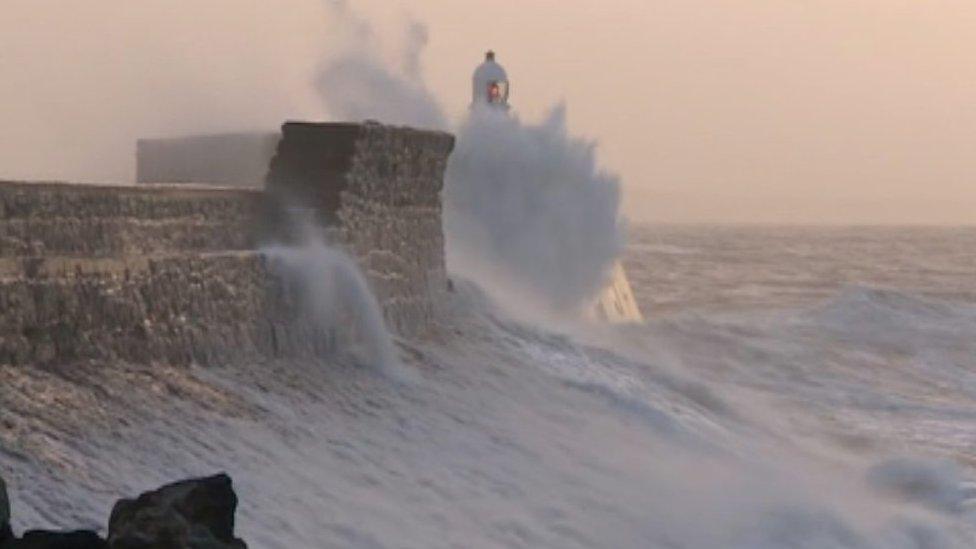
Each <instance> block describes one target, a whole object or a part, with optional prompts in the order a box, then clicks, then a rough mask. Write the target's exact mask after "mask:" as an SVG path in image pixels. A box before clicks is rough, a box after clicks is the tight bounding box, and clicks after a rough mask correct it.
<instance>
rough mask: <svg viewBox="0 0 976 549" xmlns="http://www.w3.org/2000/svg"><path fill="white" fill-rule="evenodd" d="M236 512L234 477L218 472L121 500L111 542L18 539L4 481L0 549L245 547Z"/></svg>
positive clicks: (41, 535) (77, 534) (54, 534)
mask: <svg viewBox="0 0 976 549" xmlns="http://www.w3.org/2000/svg"><path fill="white" fill-rule="evenodd" d="M236 511H237V495H236V494H235V493H234V489H233V487H232V484H231V479H230V477H228V476H227V475H225V474H219V475H215V476H212V477H207V478H199V479H191V480H185V481H182V482H176V483H173V484H168V485H166V486H163V487H162V488H159V489H158V490H155V491H152V492H146V493H144V494H142V495H140V496H139V497H138V498H136V499H122V500H119V501H118V502H117V503H116V504H115V506H114V507H113V508H112V514H111V516H110V517H109V521H108V539H104V538H102V537H101V536H100V535H99V534H98V533H97V532H94V531H90V530H76V531H46V530H30V531H28V532H26V533H25V534H24V535H23V537H21V538H17V537H15V536H14V533H13V530H12V529H11V526H10V501H9V498H8V497H7V490H6V485H5V484H4V481H3V479H2V478H0V549H106V548H108V549H246V548H247V544H245V543H244V542H243V541H241V540H240V539H237V538H236V537H234V514H235V512H236Z"/></svg>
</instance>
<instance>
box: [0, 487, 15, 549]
mask: <svg viewBox="0 0 976 549" xmlns="http://www.w3.org/2000/svg"><path fill="white" fill-rule="evenodd" d="M13 537H14V533H13V532H12V531H11V530H10V500H9V499H7V485H6V483H4V481H3V477H0V547H2V546H3V544H4V543H6V542H7V541H8V540H10V539H12V538H13Z"/></svg>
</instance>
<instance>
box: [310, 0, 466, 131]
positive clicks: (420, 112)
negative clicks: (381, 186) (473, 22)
mask: <svg viewBox="0 0 976 549" xmlns="http://www.w3.org/2000/svg"><path fill="white" fill-rule="evenodd" d="M326 5H327V6H328V7H329V8H330V12H331V14H332V16H333V17H334V18H335V20H337V21H338V22H339V24H340V28H343V29H349V30H351V32H349V33H347V34H346V35H345V36H344V40H343V41H342V49H341V50H340V53H339V54H337V55H335V56H333V57H331V58H330V59H329V60H328V62H327V63H325V64H324V66H323V67H322V69H321V70H320V72H319V74H318V75H317V77H316V79H315V87H316V89H317V90H318V92H319V94H320V96H321V97H322V99H323V101H324V103H325V106H326V108H327V109H328V111H329V113H330V114H331V115H332V116H333V117H336V118H338V119H341V120H349V121H354V122H359V121H361V120H366V119H373V120H381V121H383V122H386V123H389V124H404V125H409V126H416V127H422V128H432V129H444V128H446V127H447V117H446V116H444V112H443V109H441V106H440V104H439V103H438V101H437V98H436V97H435V96H434V94H433V93H432V92H431V91H430V90H429V89H428V88H427V86H426V84H425V83H424V79H423V71H422V66H421V62H420V58H421V54H422V53H423V50H424V48H425V47H426V46H427V28H426V27H425V26H424V25H423V24H422V23H420V22H417V21H411V22H410V23H409V24H408V25H407V28H406V41H405V44H404V46H403V48H402V51H401V52H400V53H401V55H400V57H401V61H400V65H401V66H400V68H399V70H397V69H395V68H393V67H391V66H390V65H389V64H388V63H386V62H385V61H384V59H383V57H382V56H381V55H380V53H379V47H378V45H377V40H376V37H375V33H374V31H373V28H372V26H371V25H370V23H369V22H368V21H366V20H365V19H363V18H362V17H360V16H359V15H358V14H356V13H355V12H353V11H352V10H350V9H349V8H348V6H347V5H346V3H345V2H344V1H340V0H330V1H328V2H326Z"/></svg>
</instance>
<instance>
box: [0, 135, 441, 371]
mask: <svg viewBox="0 0 976 549" xmlns="http://www.w3.org/2000/svg"><path fill="white" fill-rule="evenodd" d="M452 145H453V138H452V137H451V136H449V135H447V134H437V133H429V132H421V131H416V130H409V129H404V128H390V127H385V126H380V125H378V124H368V125H335V124H324V125H314V124H286V125H285V127H284V131H283V138H282V140H281V143H280V144H279V148H278V153H277V155H276V157H275V160H274V161H273V162H272V167H271V170H270V173H269V185H268V188H267V189H265V190H259V189H241V188H220V187H212V186H204V185H151V186H150V185H140V186H110V185H81V184H78V185H75V184H61V183H18V182H0V364H38V363H50V362H70V361H76V360H125V361H132V362H139V363H145V362H156V361H160V362H168V363H173V364H185V363H191V362H195V363H201V364H211V363H221V362H229V361H234V360H246V359H253V358H255V357H262V356H263V357H295V356H308V355H315V356H321V355H323V354H328V353H329V352H331V351H332V349H331V344H330V343H329V338H328V337H325V335H324V334H322V333H320V332H321V331H320V330H318V329H317V328H316V326H315V325H314V323H312V322H310V321H309V319H308V318H306V317H305V316H304V315H303V311H302V309H303V307H302V303H303V300H304V299H303V297H302V296H301V295H300V294H299V291H298V290H297V289H296V288H294V287H291V285H290V284H288V282H287V281H285V280H283V279H282V277H280V276H278V273H276V272H275V269H274V266H273V265H272V264H270V262H269V260H268V258H266V257H265V256H264V255H263V254H261V253H260V251H259V250H260V246H261V245H262V244H264V243H267V242H270V241H273V240H276V239H287V234H288V231H287V227H288V226H290V225H291V224H292V222H293V217H297V213H296V208H295V207H294V206H295V205H296V203H297V204H299V205H301V207H302V208H305V209H307V210H309V211H311V213H312V214H313V215H312V219H313V223H315V224H316V226H318V227H320V228H322V230H323V232H324V233H325V234H327V235H329V236H330V237H331V238H332V239H333V240H334V241H335V242H336V243H337V244H339V245H342V246H344V247H345V248H346V249H347V250H348V251H349V252H350V255H352V256H353V257H354V258H355V259H357V260H358V262H359V264H360V265H361V267H362V268H363V270H364V272H365V273H366V274H367V278H368V281H369V283H370V285H371V286H372V288H373V289H374V291H375V292H376V294H377V296H378V298H379V301H380V304H381V306H382V308H383V312H384V315H385V317H386V319H387V322H388V324H389V325H390V327H391V328H393V329H394V330H395V331H396V332H398V333H400V334H403V335H411V336H412V335H418V334H421V333H422V332H424V331H425V330H426V329H427V328H428V327H429V326H430V323H431V322H432V321H433V311H434V302H435V300H436V299H437V296H436V294H437V293H438V292H440V291H443V290H444V288H445V287H446V284H447V281H446V275H445V274H444V255H443V253H444V249H443V235H442V233H441V227H440V198H439V191H440V186H441V184H442V177H443V168H444V165H445V164H446V160H447V155H448V154H449V153H450V150H451V146H452ZM333 161H336V162H337V163H335V164H333V163H332V162H333ZM324 168H328V169H327V170H325V171H322V170H323V169H324ZM316 197H317V199H319V200H318V201H314V200H313V199H316Z"/></svg>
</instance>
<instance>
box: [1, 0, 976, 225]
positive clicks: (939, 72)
mask: <svg viewBox="0 0 976 549" xmlns="http://www.w3.org/2000/svg"><path fill="white" fill-rule="evenodd" d="M2 1H3V7H2V9H0V120H2V121H3V122H2V123H3V128H2V130H0V177H7V178H20V179H69V180H88V181H99V180H117V181H128V180H131V179H132V178H133V173H134V167H133V162H132V154H133V153H132V151H133V141H134V139H135V137H138V136H140V135H166V134H174V133H182V132H189V131H212V130H220V131H224V130H235V129H257V128H268V127H275V126H276V125H277V124H278V123H279V122H280V121H281V120H283V119H284V118H328V114H327V113H326V112H324V110H323V108H322V106H321V102H320V101H319V99H318V98H317V97H316V96H315V95H314V93H313V91H312V89H311V81H312V79H313V78H314V77H315V73H316V69H317V67H318V66H320V64H321V62H322V60H323V59H324V58H326V57H327V56H328V55H329V54H330V52H332V51H333V49H334V48H335V44H334V42H335V37H336V36H337V35H339V34H341V32H340V31H341V29H338V28H336V22H335V21H333V20H330V19H329V17H328V16H327V14H326V10H325V9H324V8H323V5H322V2H320V1H319V0H263V1H259V0H196V1H194V2H174V1H172V0H165V1H164V0H138V1H135V0H2ZM349 3H350V5H351V7H352V8H353V9H355V10H358V11H360V12H361V13H363V14H364V15H365V17H366V18H367V19H370V20H372V21H373V25H374V27H375V29H376V31H377V34H378V35H379V36H380V37H381V38H382V39H383V41H384V46H385V48H386V51H388V52H389V55H390V57H391V59H392V58H394V57H395V52H396V50H397V47H398V40H399V39H400V38H401V35H402V30H403V28H404V21H406V20H407V19H408V18H411V17H412V18H415V19H417V20H419V21H421V22H423V23H425V24H426V25H427V26H428V30H429V35H430V43H429V47H428V49H427V50H426V52H425V54H424V56H423V63H424V68H425V71H426V76H427V82H428V85H429V86H430V88H431V89H433V90H434V91H435V93H436V94H437V95H438V97H439V98H440V99H441V101H442V102H443V104H444V105H445V107H446V108H447V110H448V113H449V114H450V115H452V116H454V117H455V118H456V117H459V116H460V115H461V114H462V113H463V112H464V109H465V106H466V105H467V102H468V101H469V94H470V74H471V72H472V70H473V69H474V67H475V66H476V65H477V64H478V63H479V62H480V61H481V58H482V56H483V52H484V50H486V49H488V48H492V49H495V50H496V51H497V52H498V59H499V61H500V62H501V63H502V64H503V65H504V66H505V67H506V68H507V69H508V71H509V75H510V77H511V79H512V103H513V104H514V106H515V109H516V110H517V111H518V112H519V114H520V116H522V118H524V119H527V120H534V119H538V118H539V117H541V116H542V114H543V113H544V112H545V111H546V109H547V108H548V107H549V106H551V105H552V104H554V103H555V102H557V101H560V100H565V101H566V103H567V105H568V112H569V121H570V125H571V128H572V130H573V131H574V132H575V133H577V134H580V135H583V136H587V137H589V138H592V139H594V140H596V141H598V143H599V151H600V158H601V161H602V164H603V165H604V166H605V167H606V168H607V169H609V170H611V171H614V172H617V173H619V174H620V175H621V177H622V179H623V181H624V199H625V212H626V214H627V215H628V217H630V218H631V219H633V220H635V221H668V222H671V221H678V222H682V221H694V222H742V221H744V222H774V223H784V222H800V223H970V224H971V223H976V175H974V174H976V155H974V154H973V152H972V151H973V144H974V143H976V107H974V106H973V101H974V99H976V63H974V61H973V59H974V55H976V32H974V31H973V29H976V2H973V1H972V0H804V1H798V0H640V1H638V0H604V1H573V0H561V1H556V0H550V1H543V0H513V1H507V0H491V1H489V0H465V1H461V0H403V1H399V2H398V1H394V0H363V1H356V0H350V1H349Z"/></svg>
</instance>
